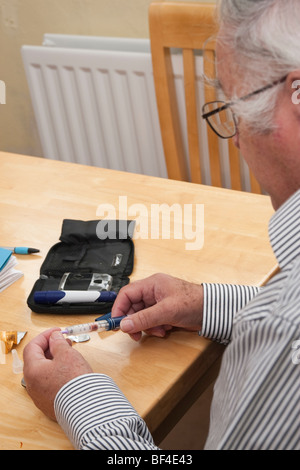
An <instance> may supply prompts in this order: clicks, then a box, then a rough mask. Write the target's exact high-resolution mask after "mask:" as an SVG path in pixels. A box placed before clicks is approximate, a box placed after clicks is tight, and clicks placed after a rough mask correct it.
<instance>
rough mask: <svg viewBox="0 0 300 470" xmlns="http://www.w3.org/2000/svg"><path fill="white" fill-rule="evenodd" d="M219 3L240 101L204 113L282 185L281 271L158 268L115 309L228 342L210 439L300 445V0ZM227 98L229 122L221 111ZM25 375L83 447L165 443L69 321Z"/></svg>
mask: <svg viewBox="0 0 300 470" xmlns="http://www.w3.org/2000/svg"><path fill="white" fill-rule="evenodd" d="M219 13H220V31H219V35H218V41H217V43H218V44H217V71H218V82H219V86H220V87H221V89H222V91H223V92H224V94H225V96H226V97H227V98H228V100H229V101H228V102H226V103H225V102H224V103H223V104H220V103H219V104H216V105H214V106H212V105H209V106H204V109H203V117H204V118H205V119H207V121H208V123H209V125H210V126H211V127H212V128H213V129H214V130H215V131H216V132H217V133H218V134H219V135H220V136H221V137H226V138H228V137H233V138H234V141H235V144H236V145H237V146H238V147H239V148H240V149H241V153H242V155H243V156H244V158H245V159H246V161H247V163H248V164H249V166H250V167H251V168H252V170H253V172H254V174H255V176H256V178H257V180H258V181H259V182H260V184H261V186H262V187H263V188H264V189H265V191H267V192H268V194H269V195H270V197H271V200H272V203H273V206H274V208H275V210H276V212H275V214H274V216H273V217H272V219H271V222H270V242H271V245H272V247H273V250H274V253H275V255H276V257H277V259H278V262H279V265H280V272H279V274H277V275H276V276H275V277H274V278H273V279H272V280H271V281H270V282H269V283H268V284H267V285H266V286H265V287H264V288H262V289H261V290H259V291H258V290H256V289H255V288H250V287H246V286H230V285H213V284H203V285H195V284H190V283H186V282H183V281H181V280H179V279H174V278H172V277H169V276H165V275H162V274H161V275H156V276H152V277H151V278H148V279H146V280H144V281H138V282H136V283H133V284H131V285H128V286H126V287H125V288H123V289H122V290H121V292H120V294H119V296H118V298H117V300H116V302H115V305H114V308H113V315H114V316H117V315H120V314H122V315H128V318H127V319H125V320H123V322H122V323H121V328H122V330H123V331H124V332H127V333H129V334H130V335H131V336H132V337H133V338H134V339H136V340H138V339H139V338H140V336H141V332H142V331H146V332H147V333H148V334H152V335H159V336H164V334H165V331H166V330H168V329H170V328H171V327H173V326H174V327H176V326H180V327H183V328H187V329H190V330H196V331H197V330H199V331H201V334H202V335H203V336H205V337H209V338H212V339H215V340H218V341H222V342H224V343H227V347H226V350H225V353H224V356H223V361H222V366H221V370H220V374H219V377H218V379H217V382H216V385H215V391H214V398H213V403H212V409H211V423H210V431H209V436H208V439H207V443H206V449H298V450H299V449H300V436H299V432H300V431H299V423H300V422H299V383H300V365H299V362H300V360H299V357H298V356H297V350H295V349H294V350H293V347H295V346H296V347H297V345H298V343H299V340H300V314H299V311H300V307H299V303H300V229H299V226H300V106H298V105H297V101H298V100H295V92H297V84H298V83H299V82H298V80H300V29H299V24H300V6H299V1H298V0H285V1H284V2H283V1H279V0H255V1H254V0H238V1H237V0H223V1H222V2H221V3H220V7H219ZM224 110H226V122H225V121H224V119H216V117H217V115H218V114H219V113H224ZM220 122H222V124H220ZM183 283H184V287H185V288H184V289H183V288H182V286H183ZM179 287H180V288H179ZM183 296H184V297H185V296H186V298H185V299H182V297H183ZM225 298H226V299H227V301H226V302H224V299H225ZM228 299H229V300H230V301H228ZM178 300H179V301H178ZM215 305H220V309H219V310H217V311H216V310H215V309H214V306H215ZM179 306H180V307H179ZM293 352H294V353H296V355H295V354H294V355H293ZM66 363H67V364H68V367H66V366H65V365H66ZM24 375H25V381H26V383H27V390H28V393H29V394H30V396H31V397H32V399H33V401H34V402H35V404H36V405H37V406H38V407H39V408H40V409H41V410H42V411H43V412H44V413H46V414H47V415H48V416H50V417H51V418H54V419H57V421H58V423H59V424H60V425H61V426H62V428H63V429H64V431H65V432H66V434H67V435H68V437H69V438H70V440H71V441H72V442H73V444H74V446H75V447H76V448H80V449H120V448H124V449H141V448H142V449H155V444H154V443H153V440H152V438H151V435H150V433H149V431H148V429H147V427H146V425H145V423H144V422H143V420H142V419H141V418H140V417H139V415H138V414H137V413H136V411H135V410H134V409H133V408H132V406H131V405H130V404H129V403H128V401H127V400H126V398H125V397H124V396H123V394H122V393H121V391H120V390H119V389H118V387H117V386H116V385H115V384H114V383H113V382H112V380H111V379H110V378H109V377H107V376H103V375H101V374H94V373H93V372H92V370H91V368H90V366H89V365H88V364H87V363H86V362H85V360H84V359H83V358H82V356H81V355H80V354H79V353H78V352H76V351H74V350H73V349H72V348H71V346H70V345H69V344H68V342H67V341H66V340H65V339H64V337H63V336H62V335H61V333H60V332H59V331H53V330H50V331H48V332H45V333H44V334H42V335H40V336H38V337H37V338H36V339H34V340H33V341H32V342H31V343H30V344H29V345H28V346H27V347H26V349H25V351H24ZM83 403H84V408H85V410H86V413H85V415H84V416H83V415H82V413H81V412H80V409H81V406H82V404H83ZM199 425H200V426H201V423H199Z"/></svg>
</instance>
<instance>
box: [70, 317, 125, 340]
mask: <svg viewBox="0 0 300 470" xmlns="http://www.w3.org/2000/svg"><path fill="white" fill-rule="evenodd" d="M125 317H126V315H125V316H123V317H115V318H107V319H106V320H99V321H94V322H92V323H82V324H81V325H73V326H68V327H67V328H65V329H64V330H63V331H62V334H63V335H67V336H73V335H74V336H78V335H84V334H86V333H91V332H92V331H109V330H116V329H117V328H119V327H120V323H121V321H122V320H123V318H125Z"/></svg>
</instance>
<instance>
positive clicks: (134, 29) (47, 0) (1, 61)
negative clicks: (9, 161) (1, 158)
mask: <svg viewBox="0 0 300 470" xmlns="http://www.w3.org/2000/svg"><path fill="white" fill-rule="evenodd" d="M151 1H152V0H0V80H3V81H4V82H5V84H6V104H2V105H0V150H4V151H8V152H16V153H21V154H30V155H42V150H41V146H40V142H39V138H38V133H37V128H36V124H35V119H34V114H33V110H32V106H31V101H30V96H29V91H28V87H27V82H26V78H25V73H24V68H23V63H22V60H21V54H20V48H21V46H22V45H23V44H28V45H41V44H42V40H43V34H44V33H62V34H82V35H96V36H118V37H135V38H138V37H140V38H146V37H148V19H147V13H148V7H149V4H150V3H151ZM162 1H164V0H162ZM207 1H210V2H214V0H207Z"/></svg>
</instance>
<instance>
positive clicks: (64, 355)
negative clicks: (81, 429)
mask: <svg viewBox="0 0 300 470" xmlns="http://www.w3.org/2000/svg"><path fill="white" fill-rule="evenodd" d="M23 359H24V380H25V383H26V390H27V392H28V393H29V395H30V397H31V398H32V400H33V402H34V404H35V405H36V406H37V407H38V408H39V409H40V410H41V411H43V413H45V415H46V416H48V417H49V418H51V419H54V420H56V418H55V413H54V400H55V396H56V394H57V392H58V391H59V390H60V389H61V387H62V386H63V385H65V384H66V383H67V382H69V381H70V380H71V379H73V378H75V377H77V376H79V375H83V374H88V373H91V372H93V371H92V369H91V367H90V365H89V364H88V363H87V362H86V361H85V359H84V358H83V357H82V355H81V354H80V353H79V352H78V351H76V350H75V349H73V348H72V346H71V344H70V342H69V340H66V339H65V337H64V336H63V335H62V333H61V332H60V330H58V329H57V328H55V329H53V328H52V329H51V330H47V331H45V332H44V333H41V334H40V335H39V336H37V337H36V338H34V339H33V340H32V341H31V342H30V343H29V344H28V345H27V346H26V347H25V349H24V352H23Z"/></svg>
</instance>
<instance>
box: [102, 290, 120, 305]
mask: <svg viewBox="0 0 300 470" xmlns="http://www.w3.org/2000/svg"><path fill="white" fill-rule="evenodd" d="M116 297H117V293H116V292H113V291H109V290H102V291H101V293H100V297H99V299H98V300H99V301H101V302H114V300H116Z"/></svg>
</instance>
